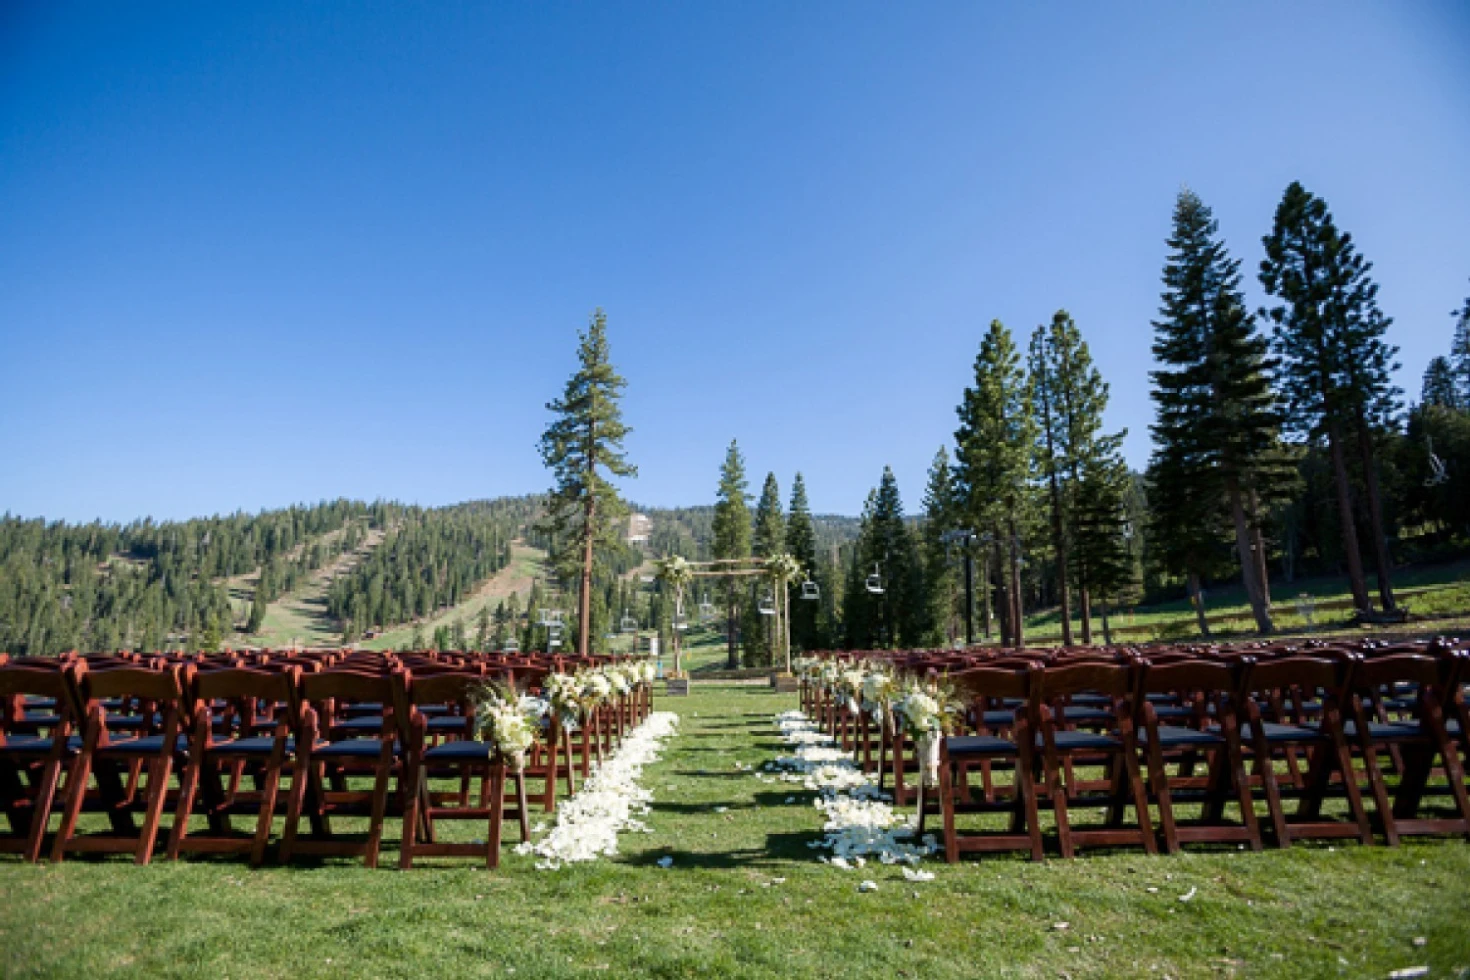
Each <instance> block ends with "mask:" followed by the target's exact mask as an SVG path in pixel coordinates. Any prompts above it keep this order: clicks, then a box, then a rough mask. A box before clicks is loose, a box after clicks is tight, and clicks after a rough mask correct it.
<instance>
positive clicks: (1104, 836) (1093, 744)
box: [1035, 660, 1158, 858]
mask: <svg viewBox="0 0 1470 980" xmlns="http://www.w3.org/2000/svg"><path fill="white" fill-rule="evenodd" d="M1131 673H1132V668H1130V667H1128V666H1125V665H1122V664H1114V663H1100V662H1095V661H1090V660H1084V661H1081V662H1077V663H1065V664H1063V665H1061V666H1056V665H1048V666H1047V667H1046V668H1045V669H1044V670H1043V671H1041V673H1040V674H1039V675H1038V677H1037V680H1036V682H1035V683H1037V684H1039V685H1040V687H1041V691H1040V695H1039V700H1040V708H1039V714H1040V728H1041V731H1040V733H1039V734H1038V736H1037V739H1038V743H1039V747H1040V749H1041V753H1042V764H1043V768H1044V770H1045V781H1044V785H1045V787H1046V789H1045V795H1044V796H1042V795H1041V794H1038V796H1040V804H1041V805H1044V806H1050V807H1051V809H1052V811H1053V813H1054V814H1055V816H1056V823H1057V842H1058V844H1059V846H1060V848H1061V852H1062V856H1063V857H1068V858H1069V857H1072V856H1073V855H1074V854H1075V853H1076V848H1077V846H1078V845H1079V844H1080V845H1091V844H1097V845H1102V846H1113V845H1119V844H1142V845H1143V849H1144V850H1145V851H1146V852H1148V853H1149V854H1157V853H1158V842H1157V841H1156V840H1155V839H1154V833H1153V827H1152V825H1151V823H1150V821H1149V811H1148V799H1147V795H1146V794H1145V793H1144V789H1143V781H1142V780H1141V779H1140V778H1139V756H1138V741H1137V738H1136V737H1135V731H1134V722H1133V708H1132V704H1131V696H1132V694H1133V691H1132V689H1131ZM1079 694H1085V695H1092V696H1093V697H1096V698H1102V699H1106V701H1107V702H1108V703H1109V707H1108V712H1109V714H1110V716H1111V720H1112V726H1111V730H1107V731H1088V730H1085V729H1081V728H1071V727H1064V726H1067V725H1069V724H1071V722H1070V720H1069V719H1066V718H1065V717H1064V715H1063V712H1064V710H1065V708H1066V707H1067V706H1069V705H1070V704H1073V703H1074V702H1075V699H1076V697H1077V695H1079ZM1076 757H1081V758H1084V759H1086V760H1087V761H1088V762H1089V763H1091V762H1093V761H1095V760H1102V764H1103V765H1104V766H1105V767H1106V768H1107V769H1108V773H1109V775H1108V779H1107V788H1106V789H1105V790H1103V791H1101V792H1091V791H1088V790H1087V789H1086V788H1085V787H1083V786H1077V785H1074V782H1073V780H1072V778H1070V773H1069V772H1067V773H1064V770H1065V769H1066V768H1067V764H1068V763H1069V762H1071V761H1072V760H1073V759H1074V758H1076ZM1130 803H1131V804H1132V806H1133V809H1134V813H1135V814H1136V816H1137V822H1136V823H1135V825H1134V826H1132V827H1128V826H1125V825H1124V822H1123V821H1124V811H1125V809H1126V807H1127V806H1128V805H1129V804H1130ZM1079 807H1087V808H1091V807H1105V808H1106V809H1107V821H1106V823H1105V825H1104V826H1102V827H1100V828H1086V829H1082V828H1074V827H1073V826H1072V821H1071V811H1072V810H1073V809H1076V808H1079Z"/></svg>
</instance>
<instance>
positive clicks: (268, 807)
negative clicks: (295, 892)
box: [250, 759, 281, 868]
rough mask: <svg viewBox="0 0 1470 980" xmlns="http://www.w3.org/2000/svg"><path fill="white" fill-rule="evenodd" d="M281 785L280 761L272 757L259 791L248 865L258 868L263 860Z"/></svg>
mask: <svg viewBox="0 0 1470 980" xmlns="http://www.w3.org/2000/svg"><path fill="white" fill-rule="evenodd" d="M280 786H281V762H280V760H279V759H273V760H272V761H271V764H270V767H269V768H268V769H267V770H266V773H265V785H264V786H263V787H262V788H261V791H260V816H259V817H257V818H256V821H255V841H254V842H253V843H252V844H251V846H250V866H251V867H253V868H258V867H260V866H261V864H262V863H263V862H264V861H265V848H266V845H267V844H268V843H269V842H270V836H271V822H272V821H273V820H274V819H275V815H276V795H277V793H278V792H279V790H280Z"/></svg>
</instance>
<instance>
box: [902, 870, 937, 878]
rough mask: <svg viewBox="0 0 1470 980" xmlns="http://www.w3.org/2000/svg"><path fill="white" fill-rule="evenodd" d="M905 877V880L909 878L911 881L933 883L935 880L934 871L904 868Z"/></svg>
mask: <svg viewBox="0 0 1470 980" xmlns="http://www.w3.org/2000/svg"><path fill="white" fill-rule="evenodd" d="M903 876H904V877H905V878H907V879H908V880H909V881H933V880H934V872H932V871H915V870H914V869H913V868H904V869H903Z"/></svg>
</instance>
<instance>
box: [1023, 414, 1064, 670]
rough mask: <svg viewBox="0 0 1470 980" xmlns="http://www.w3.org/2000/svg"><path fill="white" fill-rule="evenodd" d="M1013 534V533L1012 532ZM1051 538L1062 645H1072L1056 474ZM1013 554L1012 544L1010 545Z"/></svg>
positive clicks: (1049, 438)
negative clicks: (1055, 556)
mask: <svg viewBox="0 0 1470 980" xmlns="http://www.w3.org/2000/svg"><path fill="white" fill-rule="evenodd" d="M1046 448H1047V451H1048V452H1050V451H1051V437H1050V436H1048V437H1047V441H1046ZM1012 533H1013V534H1014V532H1012ZM1051 537H1052V546H1053V547H1054V548H1056V549H1057V600H1058V602H1059V603H1060V604H1061V607H1062V645H1063V646H1071V645H1072V602H1071V595H1070V594H1069V592H1068V585H1067V535H1066V532H1065V531H1064V530H1063V528H1062V488H1061V486H1060V485H1058V483H1057V474H1056V471H1055V469H1053V471H1052V474H1051ZM1011 550H1012V552H1014V550H1015V548H1014V544H1013V545H1012V549H1011ZM1016 645H1017V646H1020V644H1019V643H1018V644H1016Z"/></svg>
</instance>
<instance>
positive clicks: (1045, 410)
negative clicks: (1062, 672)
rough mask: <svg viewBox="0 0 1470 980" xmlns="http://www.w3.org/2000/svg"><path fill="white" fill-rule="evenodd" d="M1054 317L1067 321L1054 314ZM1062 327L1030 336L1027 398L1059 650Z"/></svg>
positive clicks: (1063, 579) (1064, 525)
mask: <svg viewBox="0 0 1470 980" xmlns="http://www.w3.org/2000/svg"><path fill="white" fill-rule="evenodd" d="M1057 316H1058V317H1061V316H1065V314H1063V313H1058V314H1057ZM1059 327H1060V328H1061V330H1062V332H1063V333H1064V332H1065V324H1058V323H1057V321H1056V319H1055V318H1054V319H1053V321H1052V329H1047V327H1045V326H1039V327H1037V328H1036V330H1035V331H1034V332H1033V333H1032V334H1031V347H1030V350H1029V352H1028V356H1027V361H1026V368H1027V371H1028V372H1029V373H1028V377H1027V383H1028V385H1029V388H1028V391H1027V397H1028V399H1029V401H1030V404H1031V409H1032V411H1033V412H1034V413H1035V418H1036V436H1035V439H1036V442H1035V447H1034V450H1033V451H1034V460H1035V466H1036V469H1037V471H1038V472H1039V474H1040V476H1041V479H1042V480H1043V481H1044V483H1045V489H1046V499H1047V513H1048V515H1049V517H1050V523H1051V546H1052V551H1053V553H1054V555H1055V558H1056V563H1057V565H1056V579H1057V602H1058V605H1060V606H1061V610H1060V617H1061V622H1062V646H1067V647H1069V646H1071V645H1072V598H1071V589H1070V579H1071V573H1070V568H1071V564H1072V562H1071V557H1070V555H1069V554H1068V541H1067V538H1068V524H1069V523H1070V518H1069V516H1068V513H1067V491H1066V487H1065V486H1064V483H1065V481H1066V474H1067V472H1068V470H1069V468H1070V467H1069V466H1068V459H1067V438H1068V435H1067V425H1066V421H1065V419H1064V417H1063V413H1062V406H1061V392H1060V390H1059V389H1060V385H1061V384H1062V379H1061V378H1059V377H1058V376H1057V367H1058V364H1057V362H1058V360H1059V359H1060V352H1059V351H1058V350H1057V349H1056V335H1057V333H1058V328H1059Z"/></svg>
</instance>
